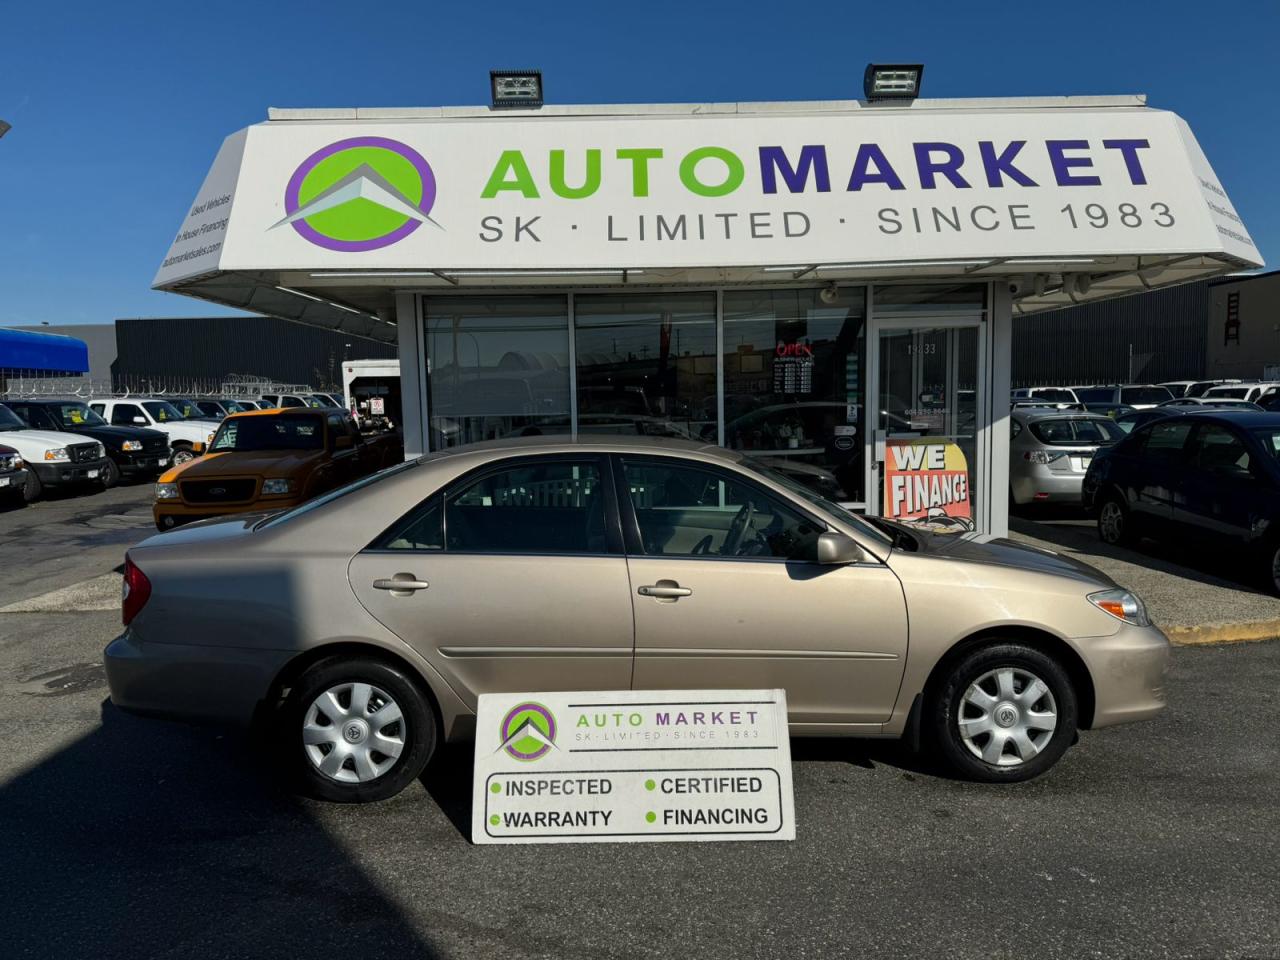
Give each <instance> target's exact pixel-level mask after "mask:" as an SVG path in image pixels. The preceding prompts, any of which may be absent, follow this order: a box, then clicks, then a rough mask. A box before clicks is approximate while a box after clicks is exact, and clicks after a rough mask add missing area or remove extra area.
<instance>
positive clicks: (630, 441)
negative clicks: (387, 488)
mask: <svg viewBox="0 0 1280 960" xmlns="http://www.w3.org/2000/svg"><path fill="white" fill-rule="evenodd" d="M557 448H558V449H569V450H583V451H591V452H596V453H640V454H645V453H648V454H655V453H675V454H689V453H696V454H700V455H702V456H715V457H720V458H722V459H725V460H730V461H738V460H741V459H743V456H744V455H743V454H741V453H739V452H738V451H736V450H729V449H727V448H726V447H719V446H716V445H715V444H714V443H703V442H699V441H696V440H676V439H672V438H669V437H626V436H622V435H620V434H619V435H617V436H612V435H608V434H591V435H588V436H582V437H578V438H577V439H576V440H575V439H573V438H572V437H570V436H569V435H568V434H560V435H555V436H546V435H544V436H540V437H505V438H503V439H501V440H483V441H480V442H479V443H468V444H464V445H462V446H459V447H450V448H448V449H447V450H441V451H438V452H439V453H440V454H441V455H446V454H452V453H487V452H493V453H502V454H513V455H518V454H520V453H522V452H524V453H530V454H535V453H544V452H546V451H548V450H553V449H557Z"/></svg>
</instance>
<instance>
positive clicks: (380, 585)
mask: <svg viewBox="0 0 1280 960" xmlns="http://www.w3.org/2000/svg"><path fill="white" fill-rule="evenodd" d="M429 586H431V584H429V583H427V581H425V580H415V579H414V576H413V574H411V573H397V574H396V575H395V576H394V577H392V578H391V579H389V580H375V581H373V588H374V589H375V590H390V591H391V592H392V593H400V592H401V591H404V592H405V593H412V592H413V591H415V590H425V589H427V587H429Z"/></svg>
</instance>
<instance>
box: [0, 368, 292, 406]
mask: <svg viewBox="0 0 1280 960" xmlns="http://www.w3.org/2000/svg"><path fill="white" fill-rule="evenodd" d="M314 391H315V388H314V387H312V386H311V385H310V384H307V383H281V382H279V381H277V380H272V379H270V378H268V377H259V376H254V375H252V374H227V375H226V376H225V377H219V378H216V379H215V378H203V379H202V378H193V377H172V378H165V377H138V378H130V379H126V380H124V381H121V380H115V381H114V382H113V381H111V380H93V379H90V378H88V377H44V376H39V375H37V374H36V372H35V371H30V372H27V373H24V372H23V371H21V370H19V371H12V372H9V373H7V374H6V375H4V376H0V401H3V400H4V399H10V400H18V399H24V400H34V399H39V398H55V399H76V400H85V401H87V400H91V399H95V398H116V399H119V398H124V397H133V396H142V397H197V398H198V397H230V398H245V399H250V400H252V399H255V398H257V397H260V396H262V395H263V394H264V393H313V392H314Z"/></svg>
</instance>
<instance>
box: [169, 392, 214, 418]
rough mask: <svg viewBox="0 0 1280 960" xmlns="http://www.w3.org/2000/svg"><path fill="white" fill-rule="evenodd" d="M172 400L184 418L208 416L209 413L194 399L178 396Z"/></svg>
mask: <svg viewBox="0 0 1280 960" xmlns="http://www.w3.org/2000/svg"><path fill="white" fill-rule="evenodd" d="M170 402H171V403H172V404H173V406H174V407H175V408H176V409H177V411H178V412H179V413H180V414H182V418H183V419H184V420H197V419H200V418H201V417H205V416H207V414H206V413H205V412H204V411H203V410H201V409H200V405H199V404H198V403H196V402H195V401H194V400H188V399H186V398H185V397H178V398H177V399H175V400H172V401H170Z"/></svg>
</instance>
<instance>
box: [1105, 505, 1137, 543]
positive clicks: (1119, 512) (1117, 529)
mask: <svg viewBox="0 0 1280 960" xmlns="http://www.w3.org/2000/svg"><path fill="white" fill-rule="evenodd" d="M1098 536H1099V537H1101V538H1102V542H1103V543H1109V544H1111V545H1112V546H1116V547H1118V546H1125V545H1126V544H1130V543H1133V542H1134V541H1135V540H1136V539H1137V533H1136V531H1135V530H1134V529H1133V517H1132V515H1131V514H1130V513H1129V508H1128V507H1126V506H1125V505H1124V501H1123V500H1121V499H1120V497H1119V496H1118V495H1117V494H1114V493H1109V494H1107V496H1106V497H1105V498H1104V499H1103V501H1102V506H1101V507H1099V508H1098Z"/></svg>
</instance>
